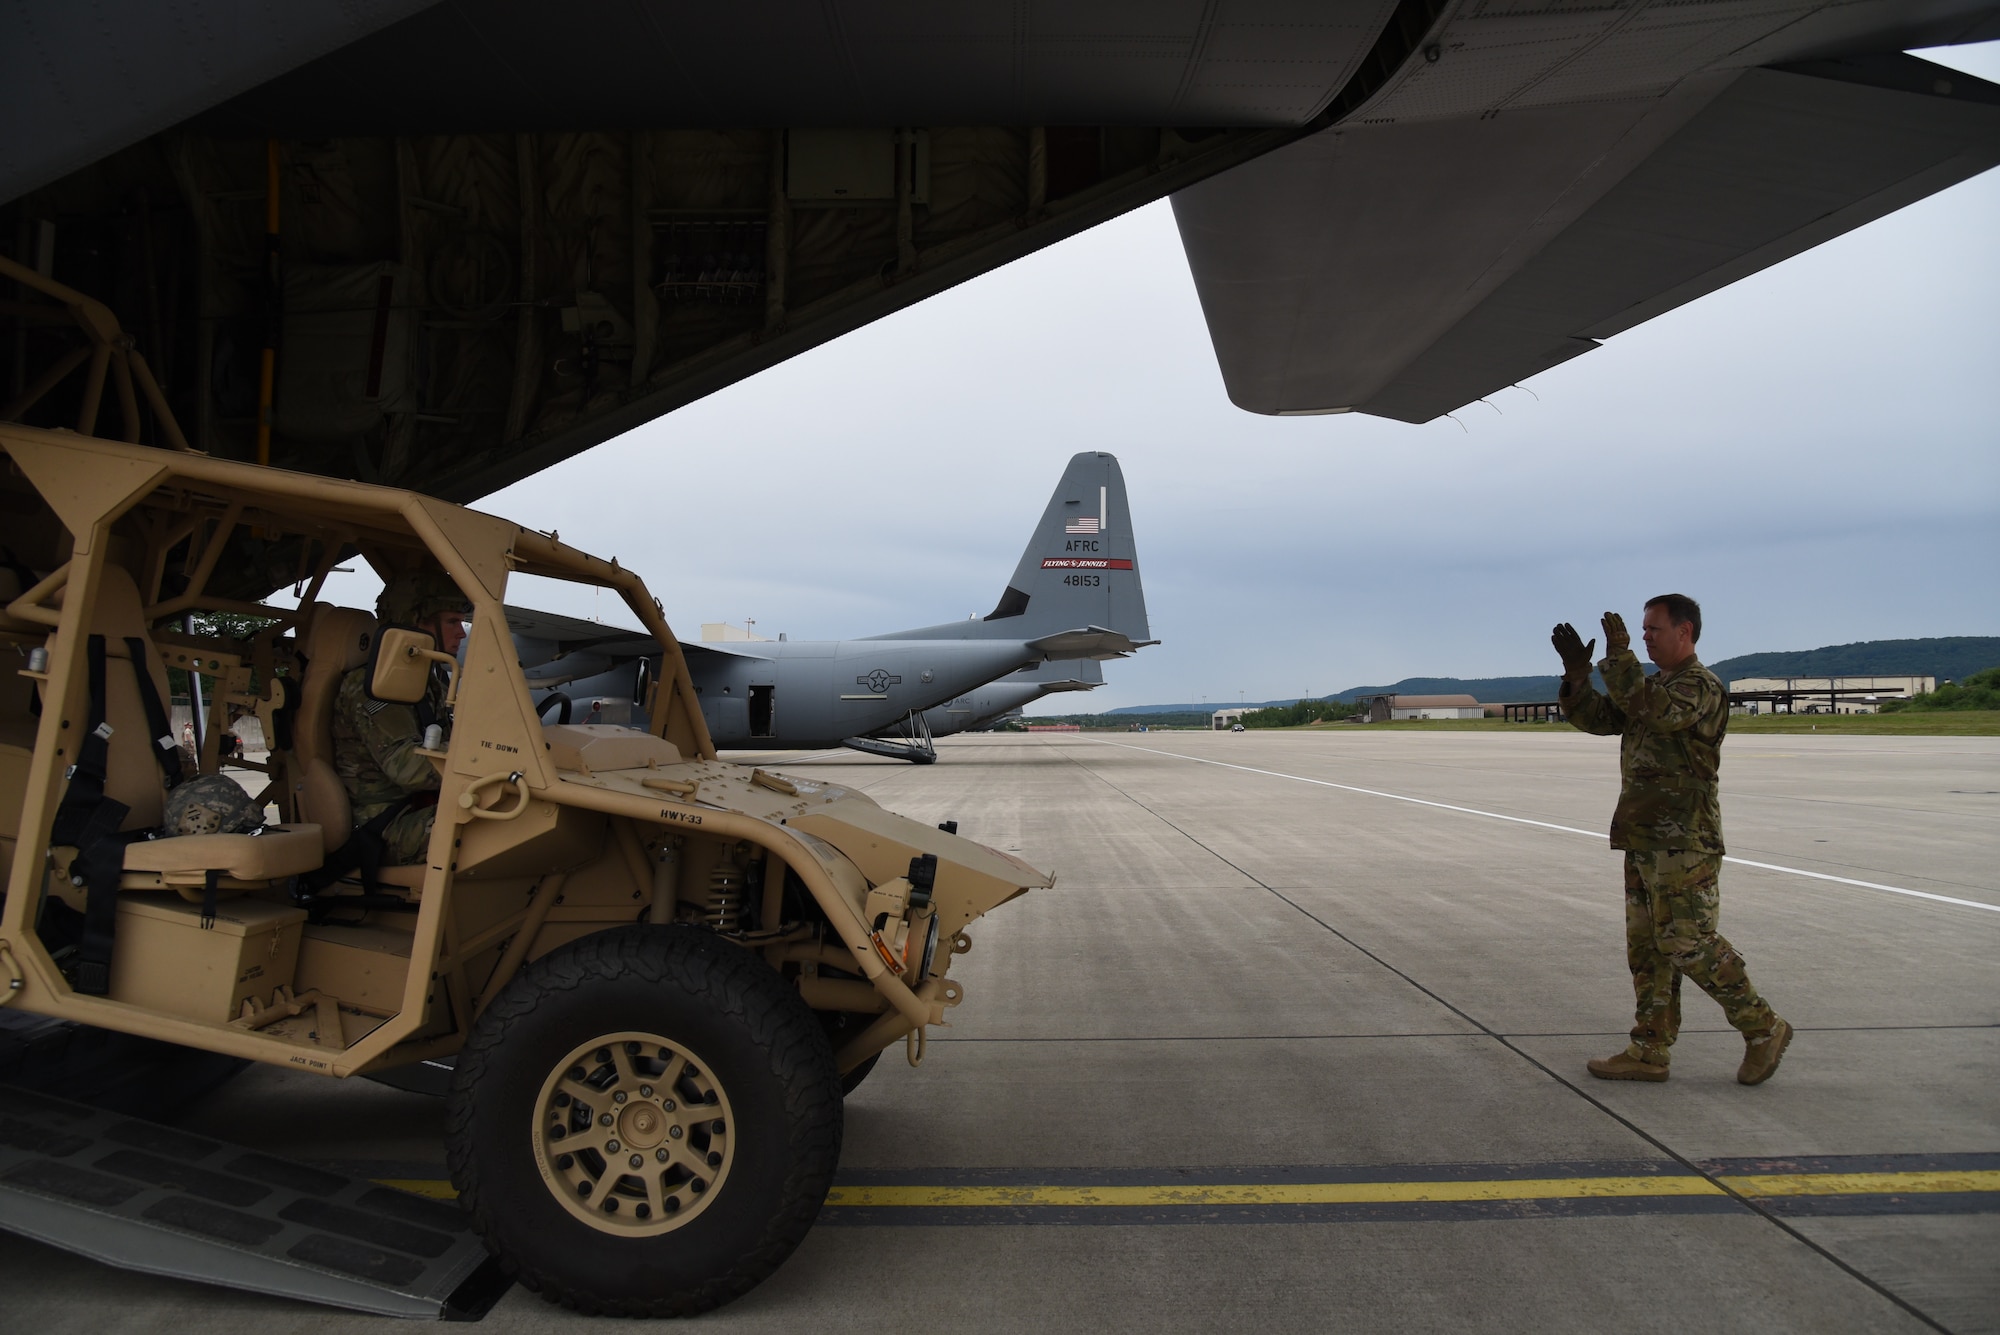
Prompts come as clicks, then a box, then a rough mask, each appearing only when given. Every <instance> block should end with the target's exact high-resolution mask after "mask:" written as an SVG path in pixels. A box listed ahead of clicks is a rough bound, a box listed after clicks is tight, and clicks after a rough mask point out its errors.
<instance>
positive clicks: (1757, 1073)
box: [1736, 1020, 1792, 1085]
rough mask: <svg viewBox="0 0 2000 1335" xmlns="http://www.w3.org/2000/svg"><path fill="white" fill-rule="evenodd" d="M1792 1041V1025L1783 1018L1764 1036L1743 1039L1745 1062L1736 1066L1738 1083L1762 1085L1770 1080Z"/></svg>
mask: <svg viewBox="0 0 2000 1335" xmlns="http://www.w3.org/2000/svg"><path fill="white" fill-rule="evenodd" d="M1791 1041H1792V1027H1791V1026H1790V1025H1788V1024H1786V1023H1785V1022H1784V1021H1783V1020H1780V1021H1778V1022H1777V1023H1776V1024H1774V1025H1772V1026H1771V1032H1770V1033H1768V1034H1766V1035H1764V1036H1763V1037H1762V1038H1746V1039H1744V1040H1743V1064H1742V1065H1741V1066H1739V1067H1737V1068H1736V1083H1737V1084H1739V1085H1761V1084H1763V1083H1764V1082H1765V1081H1766V1080H1769V1079H1770V1078H1771V1077H1772V1075H1773V1074H1775V1073H1776V1072H1777V1069H1778V1059H1779V1058H1781V1057H1783V1056H1784V1055H1785V1048H1786V1047H1787V1046H1789V1045H1790V1043H1791Z"/></svg>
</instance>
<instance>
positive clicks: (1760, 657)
mask: <svg viewBox="0 0 2000 1335" xmlns="http://www.w3.org/2000/svg"><path fill="white" fill-rule="evenodd" d="M1641 652H1642V654H1643V652H1644V651H1643V650H1641ZM1708 666H1709V669H1710V670H1711V671H1713V672H1714V673H1715V675H1716V676H1718V677H1720V678H1722V679H1723V680H1724V681H1725V682H1727V681H1732V680H1734V679H1736V678H1738V677H1877V676H1879V677H1893V676H1903V675H1906V674H1907V675H1928V676H1933V677H1936V678H1937V679H1938V680H1939V681H1944V680H1946V679H1950V680H1952V681H1963V680H1964V679H1965V678H1967V677H1969V676H1971V675H1972V674H1973V673H1975V672H1978V671H1980V670H1981V669H1983V668H1989V667H1996V666H2000V635H1944V636H1938V637H1935V638H1932V639H1927V640H1863V641H1860V642H1859V643H1856V644H1830V645H1827V646H1826V647H1825V648H1822V649H1793V650H1787V651H1781V652H1777V653H1763V654H1743V655H1741V656H1739V657H1736V658H1725V659H1723V660H1722V661H1721V662H1719V663H1710V664H1709V665H1708ZM1646 670H1647V671H1649V672H1650V671H1652V665H1651V664H1648V665H1647V668H1646ZM1561 682H1562V679H1561V677H1560V676H1558V675H1556V674H1554V673H1551V674H1549V675H1548V676H1546V677H1405V678H1403V679H1402V680H1401V681H1398V682H1392V683H1390V684H1389V685H1387V686H1350V687H1348V688H1347V689H1346V690H1344V691H1339V692H1336V693H1335V694H1333V695H1323V696H1320V697H1319V698H1320V699H1322V700H1348V701H1353V700H1358V699H1360V698H1362V697H1363V696H1369V695H1469V696H1471V697H1472V698H1473V699H1475V700H1477V701H1479V702H1480V703H1481V704H1506V703H1509V702H1512V701H1522V700H1553V699H1555V698H1556V688H1557V687H1558V686H1559V685H1561ZM1297 698H1298V697H1297V696H1292V697H1289V698H1287V699H1284V700H1251V701H1247V702H1245V704H1244V707H1245V708H1249V709H1263V708H1266V707H1268V706H1270V705H1289V704H1291V703H1293V702H1294V701H1295V700H1297ZM1232 707H1233V706H1232V705H1231V703H1230V702H1229V701H1227V700H1217V701H1212V702H1210V703H1208V704H1205V705H1204V704H1199V703H1195V704H1178V705H1127V706H1125V707H1124V708H1123V709H1113V710H1109V711H1107V712H1106V714H1105V715H1103V717H1113V716H1123V715H1130V714H1207V713H1209V712H1211V711H1214V710H1217V709H1228V708H1232Z"/></svg>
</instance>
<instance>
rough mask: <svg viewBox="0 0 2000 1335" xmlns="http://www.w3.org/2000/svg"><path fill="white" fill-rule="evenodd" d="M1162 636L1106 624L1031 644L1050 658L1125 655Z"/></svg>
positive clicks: (1029, 643)
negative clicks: (1141, 636)
mask: <svg viewBox="0 0 2000 1335" xmlns="http://www.w3.org/2000/svg"><path fill="white" fill-rule="evenodd" d="M1158 643H1159V641H1158V640H1135V639H1133V638H1132V637H1131V636H1129V635H1127V634H1125V633H1124V632H1123V631H1117V630H1106V629H1105V628H1104V627H1102V626H1082V627H1079V628H1078V629H1076V630H1061V631H1057V632H1056V633H1055V634H1053V635H1044V636H1042V637H1041V638H1040V639H1035V640H1029V641H1028V647H1029V648H1030V649H1033V650H1035V651H1036V652H1038V653H1040V654H1042V655H1044V656H1046V657H1049V658H1100V659H1102V658H1123V657H1125V655H1127V654H1130V653H1135V652H1137V651H1138V650H1140V649H1144V648H1145V647H1146V646H1147V645H1152V644H1158Z"/></svg>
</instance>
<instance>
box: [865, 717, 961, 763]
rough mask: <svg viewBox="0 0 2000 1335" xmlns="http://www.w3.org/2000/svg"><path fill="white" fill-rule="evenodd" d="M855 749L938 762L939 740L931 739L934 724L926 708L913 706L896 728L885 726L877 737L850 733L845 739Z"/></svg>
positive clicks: (905, 758)
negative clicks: (927, 714) (925, 714)
mask: <svg viewBox="0 0 2000 1335" xmlns="http://www.w3.org/2000/svg"><path fill="white" fill-rule="evenodd" d="M841 745H842V746H844V747H847V748H848V749H849V750H852V751H866V752H867V753H868V754H869V755H871V756H887V757H888V758H889V759H891V760H907V761H909V762H910V763H911V764H912V765H935V764H936V763H937V743H936V742H934V741H932V740H931V725H930V723H929V722H928V721H927V720H926V719H925V718H924V715H923V711H922V710H918V709H912V710H911V711H910V712H909V713H908V714H906V715H904V716H903V721H902V722H901V723H898V724H897V725H896V726H895V727H894V728H885V729H883V731H882V732H881V733H878V734H876V735H875V736H873V737H849V738H847V739H846V740H845V741H843V742H842V743H841Z"/></svg>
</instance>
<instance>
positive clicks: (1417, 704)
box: [1366, 695, 1486, 723]
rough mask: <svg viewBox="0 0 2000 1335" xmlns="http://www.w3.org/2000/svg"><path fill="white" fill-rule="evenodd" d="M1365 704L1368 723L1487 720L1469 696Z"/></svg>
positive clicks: (1381, 698)
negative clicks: (1435, 719) (1464, 719)
mask: <svg viewBox="0 0 2000 1335" xmlns="http://www.w3.org/2000/svg"><path fill="white" fill-rule="evenodd" d="M1366 703H1367V706H1368V721H1369V722H1370V723H1387V722H1390V721H1391V720H1393V719H1406V718H1485V717H1486V706H1485V705H1482V704H1480V703H1479V701H1477V700H1475V699H1473V698H1472V697H1471V696H1469V695H1376V696H1371V697H1369V699H1368V700H1367V702H1366Z"/></svg>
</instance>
